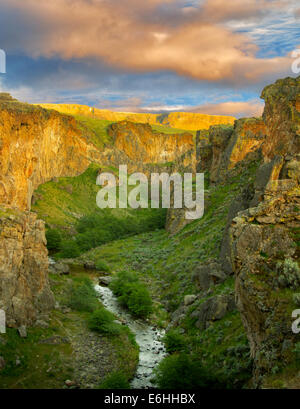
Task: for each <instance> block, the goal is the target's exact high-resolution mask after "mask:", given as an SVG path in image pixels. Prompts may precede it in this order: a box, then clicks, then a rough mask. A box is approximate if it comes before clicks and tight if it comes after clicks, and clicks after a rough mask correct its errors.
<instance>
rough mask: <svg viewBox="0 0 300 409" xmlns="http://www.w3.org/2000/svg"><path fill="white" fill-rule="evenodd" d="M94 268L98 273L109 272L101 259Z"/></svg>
mask: <svg viewBox="0 0 300 409" xmlns="http://www.w3.org/2000/svg"><path fill="white" fill-rule="evenodd" d="M95 266H96V270H98V271H104V272H105V273H109V272H110V268H109V266H108V265H107V264H106V263H105V262H104V261H103V260H101V259H99V260H97V261H96V263H95Z"/></svg>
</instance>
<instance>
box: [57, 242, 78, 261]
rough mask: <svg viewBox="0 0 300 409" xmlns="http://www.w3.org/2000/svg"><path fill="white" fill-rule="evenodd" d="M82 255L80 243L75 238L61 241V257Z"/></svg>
mask: <svg viewBox="0 0 300 409" xmlns="http://www.w3.org/2000/svg"><path fill="white" fill-rule="evenodd" d="M79 255H80V250H79V247H78V245H77V244H76V242H75V241H74V240H65V241H62V243H61V251H60V252H59V257H61V258H75V257H78V256H79Z"/></svg>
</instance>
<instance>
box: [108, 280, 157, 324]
mask: <svg viewBox="0 0 300 409" xmlns="http://www.w3.org/2000/svg"><path fill="white" fill-rule="evenodd" d="M110 288H111V289H112V291H113V292H114V293H115V294H116V295H117V296H118V300H119V301H120V302H121V303H122V304H123V305H125V306H126V307H127V308H128V309H129V311H130V312H132V313H133V314H134V315H136V316H137V317H143V318H145V317H147V316H149V315H150V314H151V312H152V299H151V296H150V294H149V292H148V290H147V288H146V287H145V286H144V285H143V284H142V283H140V282H139V279H138V277H137V276H136V275H133V274H130V273H126V272H125V273H122V272H121V273H118V275H117V276H116V277H115V278H114V279H113V281H112V283H111V284H110Z"/></svg>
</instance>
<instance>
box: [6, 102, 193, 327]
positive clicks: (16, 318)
mask: <svg viewBox="0 0 300 409" xmlns="http://www.w3.org/2000/svg"><path fill="white" fill-rule="evenodd" d="M110 132H111V133H112V135H113V141H114V145H112V146H109V147H107V148H106V149H104V150H101V149H99V148H98V147H97V144H96V145H95V144H94V143H93V141H92V140H93V138H92V136H93V137H95V135H91V134H90V132H89V129H85V128H82V126H80V124H79V123H78V122H77V121H76V120H75V119H74V118H73V117H71V116H68V115H62V114H60V113H58V112H56V111H53V110H51V111H49V110H46V109H44V108H41V107H39V106H32V105H29V104H23V103H20V102H18V101H16V100H14V99H13V98H11V97H10V96H9V95H7V94H5V95H3V94H2V98H0V163H1V172H0V205H3V206H4V207H5V211H3V217H2V218H1V220H0V258H1V260H0V264H1V266H0V308H2V309H4V310H5V312H6V314H7V323H8V325H9V326H15V327H20V326H24V325H31V324H33V323H34V322H35V321H36V320H38V319H39V316H40V315H43V314H44V313H46V312H47V311H49V309H51V308H52V306H53V297H52V294H51V291H50V288H49V283H48V275H47V274H48V261H47V260H48V258H47V255H48V253H47V249H46V240H45V228H44V223H43V222H42V221H39V220H36V215H35V214H32V213H30V212H28V210H30V208H31V202H32V196H33V192H34V190H35V189H36V188H37V187H38V186H39V185H40V184H42V183H45V182H47V181H49V180H51V179H53V178H58V177H62V176H64V177H65V176H77V175H79V174H81V173H83V172H84V171H85V170H86V169H87V168H88V166H89V164H90V163H91V162H95V163H98V164H99V165H107V166H116V167H118V166H119V165H120V164H128V165H129V166H128V167H129V171H137V170H139V171H141V170H143V169H144V168H143V166H144V167H145V166H146V170H148V172H149V171H150V169H152V166H153V164H154V166H156V165H155V164H157V163H160V164H164V163H166V162H170V161H172V162H174V164H173V165H172V168H173V166H175V167H177V168H179V167H182V166H185V165H187V163H188V164H190V163H191V162H194V159H193V157H194V144H193V138H192V135H190V134H182V135H166V134H160V133H155V132H153V131H152V128H151V127H150V126H149V125H147V124H134V123H131V122H126V121H125V122H122V123H120V124H116V125H113V126H112V127H111V129H110ZM153 169H154V168H153ZM157 170H158V169H157ZM95 183H96V180H95ZM69 192H70V189H69ZM71 193H72V192H71ZM22 211H23V213H22ZM0 214H2V213H1V212H0Z"/></svg>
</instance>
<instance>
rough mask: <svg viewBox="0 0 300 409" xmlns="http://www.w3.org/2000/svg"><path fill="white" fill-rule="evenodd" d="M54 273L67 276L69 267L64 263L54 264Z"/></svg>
mask: <svg viewBox="0 0 300 409" xmlns="http://www.w3.org/2000/svg"><path fill="white" fill-rule="evenodd" d="M53 268H54V270H55V271H56V273H58V274H61V275H68V274H70V267H69V265H68V264H65V263H55V264H54V266H53Z"/></svg>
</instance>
